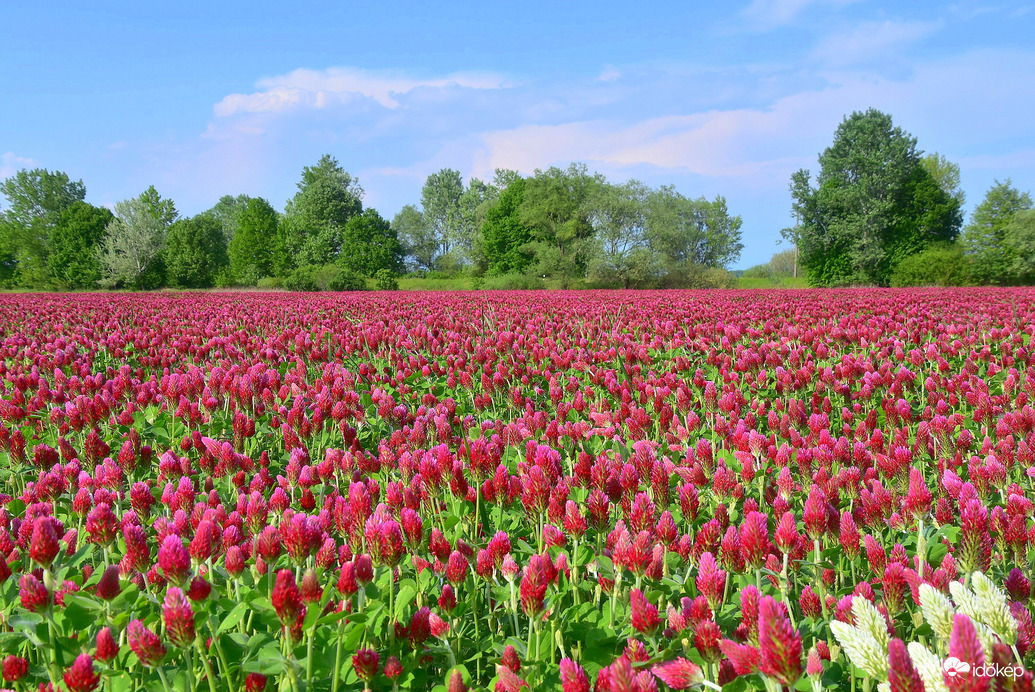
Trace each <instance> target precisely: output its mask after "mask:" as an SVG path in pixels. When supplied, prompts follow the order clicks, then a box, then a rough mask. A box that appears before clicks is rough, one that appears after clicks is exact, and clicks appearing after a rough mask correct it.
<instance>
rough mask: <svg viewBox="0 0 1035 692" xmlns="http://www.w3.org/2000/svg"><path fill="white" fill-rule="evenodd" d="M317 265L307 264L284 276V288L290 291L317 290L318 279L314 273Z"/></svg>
mask: <svg viewBox="0 0 1035 692" xmlns="http://www.w3.org/2000/svg"><path fill="white" fill-rule="evenodd" d="M315 270H316V267H314V266H311V265H307V266H303V267H298V268H297V269H295V270H294V271H292V272H291V273H290V274H288V275H287V276H285V277H284V288H286V289H287V290H289V291H317V290H319V289H318V288H317V286H316V280H315V279H314V278H313V273H314V272H315Z"/></svg>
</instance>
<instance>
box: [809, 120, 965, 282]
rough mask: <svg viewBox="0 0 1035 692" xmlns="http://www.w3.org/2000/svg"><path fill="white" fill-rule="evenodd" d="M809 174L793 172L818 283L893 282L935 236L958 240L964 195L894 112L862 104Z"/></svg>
mask: <svg viewBox="0 0 1035 692" xmlns="http://www.w3.org/2000/svg"><path fill="white" fill-rule="evenodd" d="M819 162H820V173H819V176H818V177H817V180H816V187H812V186H811V181H810V174H809V171H807V170H800V171H798V172H797V173H795V174H794V176H792V179H791V194H792V197H793V198H794V205H793V208H794V211H795V213H796V215H797V216H798V217H799V218H800V220H801V227H800V230H799V232H798V235H799V247H800V251H801V265H802V266H803V267H804V268H805V270H806V273H807V275H808V278H809V282H810V283H811V284H813V285H821V286H835V285H845V284H876V285H887V284H888V283H889V282H890V279H891V275H892V273H893V272H894V270H895V267H896V265H897V264H898V263H899V262H900V261H902V260H903V259H904V258H905V257H908V256H909V255H912V254H915V253H917V252H919V251H921V250H923V249H924V248H925V247H927V246H929V245H931V244H932V243H936V242H949V241H952V240H953V239H954V238H955V237H956V235H957V234H958V231H959V225H960V222H961V217H960V211H959V200H957V199H955V198H954V197H952V196H951V195H949V194H948V193H946V191H945V190H944V189H942V187H940V185H939V183H938V181H937V180H935V179H934V178H933V177H932V175H931V173H930V172H929V171H928V169H927V168H925V167H924V166H923V165H922V164H921V162H920V156H919V154H918V152H917V150H916V139H915V138H913V137H911V136H910V135H908V134H907V133H905V132H904V131H903V130H902V129H901V128H898V127H894V126H893V123H892V121H891V116H889V115H886V114H884V113H881V112H880V111H877V110H874V109H870V110H868V111H866V112H865V113H860V112H855V113H853V114H852V115H851V116H849V117H847V118H845V120H844V121H843V122H842V123H841V125H840V126H839V127H838V129H837V132H836V133H835V134H834V143H833V144H832V145H831V146H830V147H828V148H827V149H826V150H825V151H824V152H823V153H822V154H821V155H820V157H819Z"/></svg>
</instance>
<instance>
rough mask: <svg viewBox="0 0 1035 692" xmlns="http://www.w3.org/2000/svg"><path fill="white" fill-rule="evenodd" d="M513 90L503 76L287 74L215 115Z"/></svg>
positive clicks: (229, 101) (392, 104) (227, 100)
mask: <svg viewBox="0 0 1035 692" xmlns="http://www.w3.org/2000/svg"><path fill="white" fill-rule="evenodd" d="M505 86H507V83H506V81H505V80H504V79H503V78H502V77H501V76H499V75H495V74H490V73H477V72H457V73H454V74H451V75H446V76H444V77H435V78H431V79H421V78H416V77H411V76H407V75H402V74H400V73H396V72H388V71H369V70H360V69H356V68H351V67H331V68H328V69H326V70H307V69H298V70H295V71H293V72H290V73H288V74H286V75H280V76H277V77H267V78H264V79H260V80H259V81H258V82H257V83H256V87H257V88H258V91H256V92H254V93H251V94H229V95H227V96H226V97H224V98H223V100H221V101H220V102H219V103H217V104H216V105H215V106H214V108H213V110H214V112H215V114H216V116H217V117H227V116H231V115H234V114H235V113H276V112H280V111H286V110H292V109H296V108H315V109H321V108H326V107H327V106H330V105H332V104H343V103H348V102H349V101H352V100H354V99H359V98H365V99H371V100H373V101H375V102H376V103H378V104H380V105H381V106H383V107H385V108H398V107H399V101H398V100H397V98H396V97H398V96H400V95H402V94H407V93H410V92H412V91H414V90H415V89H418V88H421V87H428V88H436V89H448V88H455V87H460V88H464V89H501V88H504V87H505Z"/></svg>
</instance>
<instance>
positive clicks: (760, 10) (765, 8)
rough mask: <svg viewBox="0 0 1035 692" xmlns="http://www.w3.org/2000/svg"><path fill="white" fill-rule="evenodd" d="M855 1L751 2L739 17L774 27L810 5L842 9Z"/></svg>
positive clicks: (767, 0) (795, 0)
mask: <svg viewBox="0 0 1035 692" xmlns="http://www.w3.org/2000/svg"><path fill="white" fill-rule="evenodd" d="M856 1H857V0H751V4H750V5H748V6H747V7H745V8H744V9H743V11H742V12H741V15H742V16H743V17H745V18H746V19H748V20H750V21H752V22H754V23H756V24H761V25H765V26H770V27H775V26H783V25H785V24H790V23H791V22H792V21H794V20H795V19H796V18H797V17H798V15H799V14H801V13H802V12H803V11H805V10H806V9H807V8H808V7H809V6H811V5H827V6H833V7H842V6H844V5H848V4H851V3H852V2H856Z"/></svg>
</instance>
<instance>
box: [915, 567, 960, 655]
mask: <svg viewBox="0 0 1035 692" xmlns="http://www.w3.org/2000/svg"><path fill="white" fill-rule="evenodd" d="M954 583H958V582H954ZM920 612H922V613H923V614H924V620H926V621H927V624H928V625H930V626H931V630H932V631H934V634H935V636H936V637H938V639H940V640H941V641H942V642H943V643H944V644H945V645H946V646H948V644H949V637H951V636H952V617H953V616H954V615H955V614H956V611H955V610H954V609H953V607H952V603H951V602H949V599H948V598H946V597H945V595H944V594H943V593H942V592H941V591H939V590H938V589H936V588H934V587H933V586H931V585H930V584H921V585H920Z"/></svg>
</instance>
